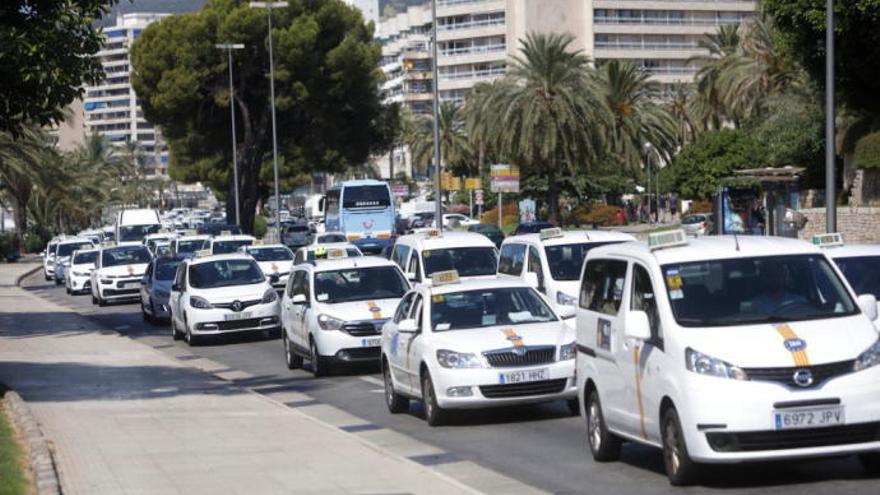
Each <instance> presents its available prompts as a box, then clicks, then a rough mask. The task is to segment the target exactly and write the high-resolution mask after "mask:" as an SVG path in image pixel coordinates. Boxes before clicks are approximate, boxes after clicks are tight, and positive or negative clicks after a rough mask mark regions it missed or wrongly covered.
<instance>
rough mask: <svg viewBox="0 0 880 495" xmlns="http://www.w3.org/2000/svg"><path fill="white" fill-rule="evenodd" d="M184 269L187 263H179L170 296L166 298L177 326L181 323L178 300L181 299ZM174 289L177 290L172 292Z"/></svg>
mask: <svg viewBox="0 0 880 495" xmlns="http://www.w3.org/2000/svg"><path fill="white" fill-rule="evenodd" d="M186 267H187V263H181V264H180V266H178V267H177V273H175V274H174V284H173V285H172V286H171V294H170V296H169V297H168V304H169V305H170V306H171V317H172V318H173V319H174V320H176V323H177V324H182V323H183V317H182V315H181V313H182V311H181V310H182V308H181V307H180V298H181V297H182V295H181V294H182V291H183V288H184V277H183V275H184V273H186ZM175 288H176V289H177V290H174V289H175Z"/></svg>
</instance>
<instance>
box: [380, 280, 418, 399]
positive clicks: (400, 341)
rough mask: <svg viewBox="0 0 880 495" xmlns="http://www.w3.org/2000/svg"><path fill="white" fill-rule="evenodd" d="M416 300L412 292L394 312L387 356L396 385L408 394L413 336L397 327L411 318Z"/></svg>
mask: <svg viewBox="0 0 880 495" xmlns="http://www.w3.org/2000/svg"><path fill="white" fill-rule="evenodd" d="M415 298H416V293H415V292H410V293H409V294H407V295H405V296H403V299H401V300H400V304H398V305H397V310H396V311H395V312H394V318H393V319H392V323H391V325H392V326H393V328H394V330H393V332H392V333H391V336H390V338H391V341H390V342H389V343H388V354H387V356H386V358H387V359H388V366H389V367H390V369H391V374H392V376H393V377H394V383H395V384H397V386H398V387H399V388H400V389H401V390H405V391H407V392H409V391H410V390H411V389H412V383H411V380H410V377H409V373H408V371H407V369H406V358H407V355H406V352H407V344H408V343H409V340H410V339H409V337H410V336H411V335H410V334H406V333H401V332H399V331H398V330H397V325H399V324H400V322H401V321H403V320H406V319H407V318H409V313H410V310H411V309H412V305H413V301H415Z"/></svg>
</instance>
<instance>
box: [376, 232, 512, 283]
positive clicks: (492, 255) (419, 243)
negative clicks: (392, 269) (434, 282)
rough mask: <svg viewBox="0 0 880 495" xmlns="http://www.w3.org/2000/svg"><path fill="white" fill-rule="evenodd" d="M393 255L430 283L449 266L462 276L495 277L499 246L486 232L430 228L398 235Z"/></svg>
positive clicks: (412, 277)
mask: <svg viewBox="0 0 880 495" xmlns="http://www.w3.org/2000/svg"><path fill="white" fill-rule="evenodd" d="M390 259H391V261H393V262H394V263H395V264H397V266H399V267H400V269H401V270H403V272H404V273H405V274H406V277H407V278H408V279H409V280H411V281H413V282H416V283H427V284H430V283H431V276H432V275H433V274H434V273H437V272H443V271H449V270H456V271H457V272H458V274H459V276H460V277H461V279H462V280H468V279H472V278H495V271H496V269H497V267H498V249H497V248H496V247H495V244H494V243H493V242H492V241H490V240H489V238H488V237H486V236H484V235H482V234H477V233H475V232H452V231H444V232H440V231H439V230H437V229H429V230H427V231H424V232H420V233H417V234H409V235H404V236H401V237H398V238H397V242H396V243H395V244H394V249H393V250H392V251H391V258H390Z"/></svg>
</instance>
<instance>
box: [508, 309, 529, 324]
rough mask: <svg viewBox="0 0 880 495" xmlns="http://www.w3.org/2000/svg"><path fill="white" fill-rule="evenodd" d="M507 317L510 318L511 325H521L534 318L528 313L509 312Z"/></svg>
mask: <svg viewBox="0 0 880 495" xmlns="http://www.w3.org/2000/svg"><path fill="white" fill-rule="evenodd" d="M507 317H508V318H510V321H511V323H522V322H524V321H529V320H532V319H534V318H535V317H534V315H532V313H530V312H529V311H516V312H513V311H511V312H510V313H507Z"/></svg>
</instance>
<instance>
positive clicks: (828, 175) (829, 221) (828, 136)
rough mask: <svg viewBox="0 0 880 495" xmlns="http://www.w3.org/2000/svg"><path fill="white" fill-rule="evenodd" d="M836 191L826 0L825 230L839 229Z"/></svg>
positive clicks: (830, 23) (830, 17)
mask: <svg viewBox="0 0 880 495" xmlns="http://www.w3.org/2000/svg"><path fill="white" fill-rule="evenodd" d="M834 196H835V191H834V0H826V1H825V231H826V232H828V233H831V232H836V231H837V207H836V205H835V202H834V201H835V200H834Z"/></svg>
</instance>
